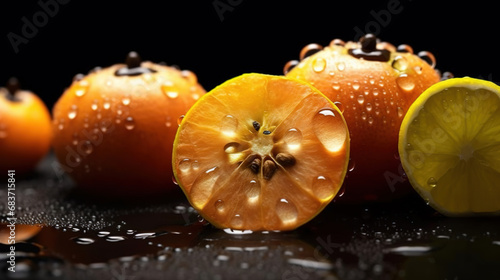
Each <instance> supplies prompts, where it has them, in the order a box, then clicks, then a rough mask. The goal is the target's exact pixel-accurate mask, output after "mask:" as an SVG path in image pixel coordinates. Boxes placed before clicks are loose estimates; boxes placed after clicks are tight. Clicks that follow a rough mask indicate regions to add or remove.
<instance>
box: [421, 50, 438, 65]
mask: <svg viewBox="0 0 500 280" xmlns="http://www.w3.org/2000/svg"><path fill="white" fill-rule="evenodd" d="M418 57H420V58H421V59H422V60H423V61H425V62H427V63H428V64H429V65H430V66H431V67H432V68H434V67H436V58H435V57H434V55H433V54H432V53H431V52H428V51H421V52H419V53H418Z"/></svg>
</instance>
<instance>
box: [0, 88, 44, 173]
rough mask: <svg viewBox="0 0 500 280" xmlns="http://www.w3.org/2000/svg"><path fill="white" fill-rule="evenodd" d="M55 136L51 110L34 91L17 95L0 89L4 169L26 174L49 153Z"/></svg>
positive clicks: (1, 165)
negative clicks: (53, 135) (52, 128)
mask: <svg viewBox="0 0 500 280" xmlns="http://www.w3.org/2000/svg"><path fill="white" fill-rule="evenodd" d="M51 138H52V130H51V118H50V113H49V110H48V109H47V107H46V106H45V104H44V102H43V101H42V100H41V99H40V98H39V97H38V96H37V95H35V94H34V93H33V92H30V91H26V90H17V91H15V92H14V93H13V94H11V93H10V92H9V90H7V89H6V88H0V171H1V172H2V174H7V170H15V171H16V175H22V174H23V173H26V172H28V171H30V170H32V169H33V168H34V167H35V165H36V164H37V163H38V162H39V161H40V160H41V159H42V158H43V157H44V156H45V155H46V154H47V153H48V151H49V149H50V141H51Z"/></svg>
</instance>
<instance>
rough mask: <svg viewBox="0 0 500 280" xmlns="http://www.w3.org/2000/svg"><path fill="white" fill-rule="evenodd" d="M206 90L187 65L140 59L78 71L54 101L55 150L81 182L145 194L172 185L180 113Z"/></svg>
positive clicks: (106, 190) (105, 190)
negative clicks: (183, 67)
mask: <svg viewBox="0 0 500 280" xmlns="http://www.w3.org/2000/svg"><path fill="white" fill-rule="evenodd" d="M204 93H205V91H204V90H203V88H202V87H201V86H200V85H199V84H198V82H197V78H196V76H195V75H194V74H193V73H192V72H190V71H179V70H178V69H176V68H173V67H168V66H163V65H159V64H154V63H151V62H142V63H141V61H140V59H139V58H138V56H137V55H136V54H135V53H133V52H132V53H130V54H129V57H128V58H127V65H123V64H117V65H114V66H111V67H108V68H105V69H101V70H97V71H95V72H92V73H90V74H89V75H87V76H85V77H81V76H78V77H77V79H75V81H74V82H73V84H72V85H71V87H69V88H68V89H67V90H66V91H65V92H64V94H63V95H62V96H61V98H60V99H59V100H58V102H57V103H56V105H55V106H54V109H53V113H54V122H53V130H54V134H55V136H54V144H53V145H54V150H55V153H56V155H57V158H58V160H59V162H60V163H61V166H62V168H63V169H64V170H65V171H67V172H68V173H69V174H70V175H71V176H72V177H73V178H74V179H75V180H76V181H77V183H78V185H79V186H80V187H82V189H84V190H86V191H89V192H91V193H94V194H99V195H107V194H112V195H142V194H150V193H158V192H160V191H163V190H166V189H169V188H170V189H171V188H172V187H173V186H175V185H173V182H172V175H173V174H172V171H171V170H172V167H171V159H172V156H171V153H172V143H173V140H174V137H175V132H176V130H177V119H178V118H179V117H180V116H181V115H183V114H185V113H186V112H187V110H188V109H189V107H190V106H191V105H192V104H193V103H194V102H195V101H196V100H197V99H198V98H199V97H200V96H201V95H203V94H204Z"/></svg>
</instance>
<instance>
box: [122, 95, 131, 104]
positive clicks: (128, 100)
mask: <svg viewBox="0 0 500 280" xmlns="http://www.w3.org/2000/svg"><path fill="white" fill-rule="evenodd" d="M122 104H123V105H125V106H127V105H129V104H130V97H128V96H125V97H123V99H122Z"/></svg>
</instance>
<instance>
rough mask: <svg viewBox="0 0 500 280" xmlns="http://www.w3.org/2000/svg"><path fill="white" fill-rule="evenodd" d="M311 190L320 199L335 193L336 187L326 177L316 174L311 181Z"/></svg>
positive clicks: (328, 197) (330, 196)
mask: <svg viewBox="0 0 500 280" xmlns="http://www.w3.org/2000/svg"><path fill="white" fill-rule="evenodd" d="M312 190H313V193H314V195H315V196H316V197H318V198H319V199H321V200H329V199H331V198H332V197H333V195H334V194H335V191H337V190H336V188H335V186H334V184H333V182H332V180H330V179H329V178H328V177H325V176H318V177H317V178H316V179H314V181H313V183H312Z"/></svg>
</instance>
